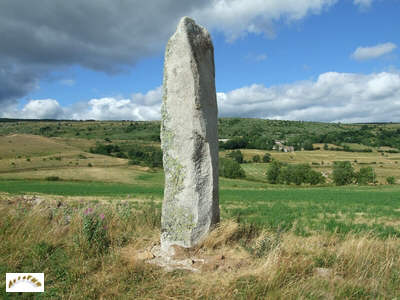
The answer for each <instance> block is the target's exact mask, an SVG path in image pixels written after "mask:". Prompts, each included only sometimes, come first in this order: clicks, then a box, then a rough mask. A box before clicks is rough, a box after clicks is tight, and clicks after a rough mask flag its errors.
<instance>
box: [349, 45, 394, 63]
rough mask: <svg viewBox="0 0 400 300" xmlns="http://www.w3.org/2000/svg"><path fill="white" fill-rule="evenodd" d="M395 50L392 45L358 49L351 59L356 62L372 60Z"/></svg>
mask: <svg viewBox="0 0 400 300" xmlns="http://www.w3.org/2000/svg"><path fill="white" fill-rule="evenodd" d="M396 48H397V46H396V45H395V44H393V43H384V44H378V45H375V46H371V47H358V48H357V49H356V50H355V51H354V52H353V54H352V55H351V57H352V58H354V59H356V60H367V59H373V58H377V57H380V56H382V55H385V54H388V53H390V52H392V51H393V50H394V49H396Z"/></svg>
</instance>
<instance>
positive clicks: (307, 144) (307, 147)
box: [303, 140, 314, 151]
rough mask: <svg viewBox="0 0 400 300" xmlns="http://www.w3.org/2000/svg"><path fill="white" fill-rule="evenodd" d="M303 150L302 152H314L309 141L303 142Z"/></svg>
mask: <svg viewBox="0 0 400 300" xmlns="http://www.w3.org/2000/svg"><path fill="white" fill-rule="evenodd" d="M303 148H304V150H309V151H312V150H314V146H313V143H312V141H310V140H307V141H305V142H304V144H303Z"/></svg>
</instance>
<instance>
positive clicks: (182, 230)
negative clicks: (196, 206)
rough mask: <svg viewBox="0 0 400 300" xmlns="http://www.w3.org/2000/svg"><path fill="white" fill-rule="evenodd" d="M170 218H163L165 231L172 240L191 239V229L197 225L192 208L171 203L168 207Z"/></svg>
mask: <svg viewBox="0 0 400 300" xmlns="http://www.w3.org/2000/svg"><path fill="white" fill-rule="evenodd" d="M166 210H167V211H166V213H167V215H168V219H166V220H165V219H164V220H163V233H164V235H166V236H167V237H168V240H170V241H186V240H188V239H190V231H191V230H193V229H194V228H195V226H196V224H195V222H194V216H193V214H192V213H191V210H190V209H189V208H186V207H182V206H172V205H169V206H168V207H167V208H166Z"/></svg>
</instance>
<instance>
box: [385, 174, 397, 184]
mask: <svg viewBox="0 0 400 300" xmlns="http://www.w3.org/2000/svg"><path fill="white" fill-rule="evenodd" d="M386 182H387V183H388V184H395V183H396V178H394V176H389V177H386Z"/></svg>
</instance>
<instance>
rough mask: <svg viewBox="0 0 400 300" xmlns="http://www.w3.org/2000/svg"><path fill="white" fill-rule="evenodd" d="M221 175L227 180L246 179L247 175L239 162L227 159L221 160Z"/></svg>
mask: <svg viewBox="0 0 400 300" xmlns="http://www.w3.org/2000/svg"><path fill="white" fill-rule="evenodd" d="M219 175H220V176H222V177H227V178H244V177H246V173H245V172H244V170H243V169H242V167H241V166H240V164H239V163H238V162H237V161H235V160H231V159H226V158H220V159H219Z"/></svg>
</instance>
